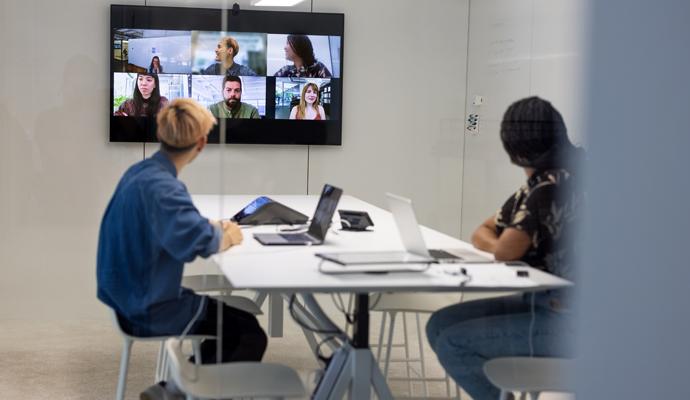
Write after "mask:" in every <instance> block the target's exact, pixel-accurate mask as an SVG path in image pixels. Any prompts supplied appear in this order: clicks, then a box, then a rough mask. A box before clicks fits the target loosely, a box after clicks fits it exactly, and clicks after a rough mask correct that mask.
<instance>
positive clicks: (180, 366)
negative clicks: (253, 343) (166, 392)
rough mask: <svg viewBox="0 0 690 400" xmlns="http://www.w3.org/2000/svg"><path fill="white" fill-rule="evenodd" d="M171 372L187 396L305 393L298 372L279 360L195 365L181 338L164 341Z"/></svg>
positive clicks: (302, 394)
mask: <svg viewBox="0 0 690 400" xmlns="http://www.w3.org/2000/svg"><path fill="white" fill-rule="evenodd" d="M165 348H166V351H167V353H168V357H169V358H170V361H171V369H170V372H171V376H172V379H173V380H174V381H175V384H177V386H178V387H179V388H180V389H181V390H182V391H183V392H185V393H186V394H187V399H188V400H190V399H229V398H233V399H236V398H247V397H248V398H256V397H260V398H278V399H283V398H292V397H303V396H305V390H304V386H303V385H302V381H301V380H300V379H299V376H297V373H296V372H295V371H294V370H293V369H292V368H289V367H286V366H284V365H280V364H269V363H259V362H233V363H224V364H210V365H198V364H197V365H195V364H192V363H190V362H189V361H187V357H186V356H185V355H184V354H183V353H182V346H181V343H180V341H179V340H178V339H176V338H171V339H168V340H167V341H166V343H165Z"/></svg>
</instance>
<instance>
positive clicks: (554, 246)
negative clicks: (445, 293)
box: [426, 97, 584, 399]
mask: <svg viewBox="0 0 690 400" xmlns="http://www.w3.org/2000/svg"><path fill="white" fill-rule="evenodd" d="M501 141H502V142H503V148H504V149H505V150H506V152H507V153H508V156H509V157H510V159H511V161H512V162H513V164H515V165H517V166H519V167H522V168H523V169H524V171H525V174H526V175H527V182H526V183H525V184H524V185H523V186H522V187H521V188H520V189H518V191H517V192H516V193H515V194H513V195H512V196H510V197H509V198H508V200H507V201H506V202H505V203H504V204H503V206H502V207H501V208H499V210H498V212H497V213H496V214H495V215H493V216H491V217H490V218H488V219H487V220H486V221H484V223H483V224H481V225H480V226H479V227H478V228H477V229H476V230H475V232H474V234H473V235H472V244H474V246H475V247H477V248H478V249H480V250H484V251H487V252H490V253H493V255H494V257H495V258H496V260H497V261H519V262H522V263H525V264H529V265H530V266H532V267H534V268H538V269H541V270H544V271H546V272H548V273H551V274H554V275H557V276H560V277H563V278H565V279H569V280H571V281H572V280H574V278H575V274H574V268H573V253H574V246H575V243H574V238H573V232H574V230H575V224H576V223H577V222H578V220H579V219H580V218H581V212H582V207H583V203H584V193H583V192H582V191H581V190H579V185H578V184H577V178H578V175H577V173H578V170H577V169H578V168H577V167H578V164H579V163H580V162H581V161H582V159H583V158H584V156H583V151H582V150H580V149H579V148H577V147H575V146H574V145H573V144H572V143H571V142H570V140H569V139H568V135H567V131H566V127H565V123H564V122H563V118H562V117H561V114H560V113H559V112H558V110H556V109H555V108H554V107H553V106H552V105H551V103H549V102H548V101H545V100H543V99H540V98H538V97H530V98H527V99H523V100H520V101H517V102H515V103H513V104H512V105H511V106H510V107H509V108H508V110H507V111H506V112H505V115H504V116H503V121H502V123H501ZM569 297H570V293H569V292H567V291H565V290H558V291H545V292H539V293H536V294H524V295H514V296H504V297H496V298H491V299H485V300H477V301H471V302H467V303H461V304H455V305H452V306H449V307H446V308H443V309H441V310H439V311H437V312H435V313H434V314H433V315H432V316H431V318H430V319H429V323H428V324H427V327H426V332H427V337H428V340H429V343H430V344H431V347H432V349H433V350H434V351H435V352H436V354H437V356H438V358H439V361H440V362H441V364H442V365H443V367H444V368H445V369H446V371H448V373H449V374H450V375H451V376H452V377H453V379H454V380H455V381H456V382H457V383H458V385H460V386H461V387H462V388H463V389H464V390H465V391H466V392H467V393H469V394H470V396H472V398H473V399H494V398H498V396H499V393H500V390H499V389H498V388H496V387H495V386H493V385H492V384H491V383H490V382H489V380H488V379H487V378H486V376H485V374H484V372H483V366H484V363H485V362H486V361H488V360H490V359H492V358H496V357H509V356H540V357H545V356H573V353H572V340H573V338H574V328H573V324H572V318H571V317H570V316H569V313H568V312H567V311H568V309H569V305H570V302H571V300H570V299H569Z"/></svg>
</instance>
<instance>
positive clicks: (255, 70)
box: [109, 5, 344, 145]
mask: <svg viewBox="0 0 690 400" xmlns="http://www.w3.org/2000/svg"><path fill="white" fill-rule="evenodd" d="M343 27H344V15H343V14H327V13H306V12H279V11H256V10H240V11H239V12H233V10H220V9H207V8H186V7H146V6H125V5H112V6H111V8H110V39H111V41H110V49H111V63H110V108H109V115H110V141H111V142H155V141H156V118H155V116H156V114H157V112H158V111H159V110H160V109H161V108H162V107H164V106H165V105H166V104H167V103H168V102H170V101H171V100H172V99H175V98H178V97H187V98H192V99H194V100H196V101H198V102H199V103H201V104H203V105H204V106H206V107H208V109H209V110H210V111H211V112H212V113H213V114H214V115H215V116H216V118H217V119H218V124H217V125H216V126H215V127H214V129H213V130H212V131H211V134H210V135H209V142H210V143H220V142H224V143H252V144H315V145H340V144H341V138H342V89H343V83H342V82H343Z"/></svg>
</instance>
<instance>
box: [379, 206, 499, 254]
mask: <svg viewBox="0 0 690 400" xmlns="http://www.w3.org/2000/svg"><path fill="white" fill-rule="evenodd" d="M386 199H387V200H388V209H389V210H390V211H391V213H393V218H394V219H395V224H396V225H397V227H398V233H399V234H400V239H401V240H402V242H403V246H404V247H405V250H407V251H408V252H409V253H412V254H416V255H418V256H423V257H431V258H433V259H435V260H436V261H437V262H442V263H448V262H450V263H452V262H459V263H489V262H493V260H491V259H490V258H489V257H485V256H483V255H481V254H479V253H476V252H474V251H472V250H468V249H443V250H441V249H427V247H426V243H425V242H424V237H423V236H422V230H421V229H419V224H418V223H417V217H416V216H415V213H414V209H413V208H412V200H410V199H406V198H404V197H401V196H397V195H394V194H391V193H386Z"/></svg>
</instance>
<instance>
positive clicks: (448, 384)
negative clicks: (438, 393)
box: [444, 371, 451, 399]
mask: <svg viewBox="0 0 690 400" xmlns="http://www.w3.org/2000/svg"><path fill="white" fill-rule="evenodd" d="M444 376H445V377H446V395H447V396H448V398H449V399H450V397H451V394H450V377H449V376H448V373H447V372H445V371H444Z"/></svg>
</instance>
